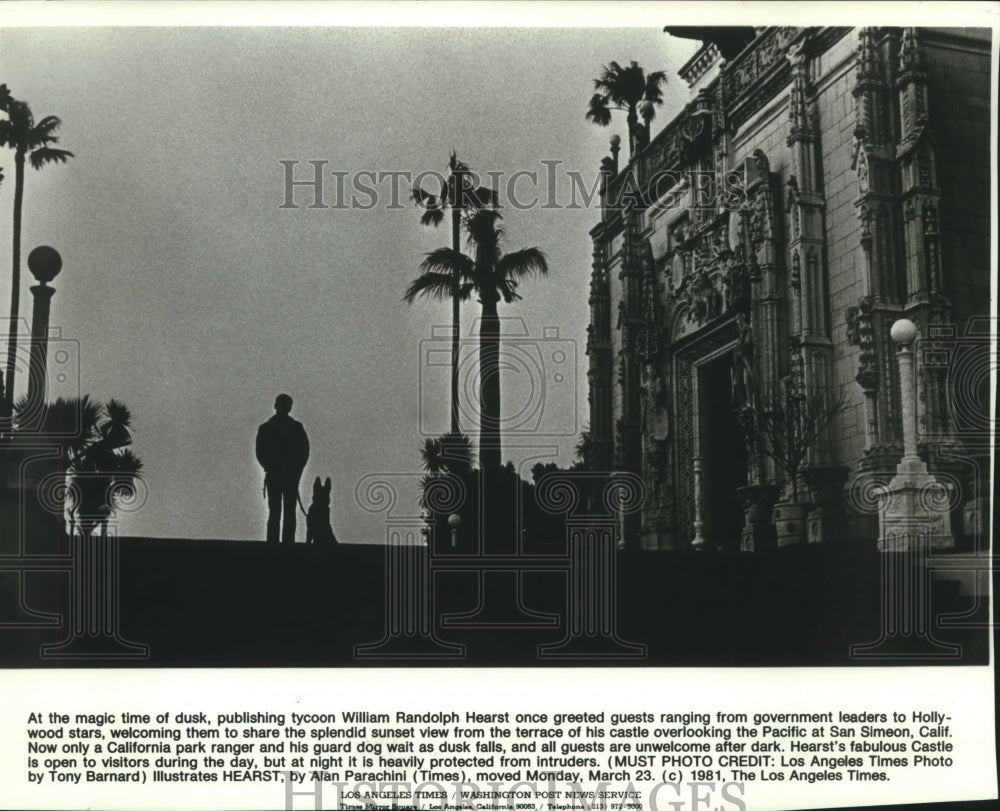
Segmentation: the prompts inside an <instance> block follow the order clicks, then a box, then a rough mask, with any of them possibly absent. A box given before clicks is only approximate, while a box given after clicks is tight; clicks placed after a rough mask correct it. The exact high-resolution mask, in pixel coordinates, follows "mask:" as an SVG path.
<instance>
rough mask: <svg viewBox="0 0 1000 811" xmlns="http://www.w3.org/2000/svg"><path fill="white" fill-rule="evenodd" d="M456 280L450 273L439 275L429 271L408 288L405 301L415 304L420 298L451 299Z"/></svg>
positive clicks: (418, 277)
mask: <svg viewBox="0 0 1000 811" xmlns="http://www.w3.org/2000/svg"><path fill="white" fill-rule="evenodd" d="M453 286H454V280H453V278H452V276H451V274H450V273H437V272H434V271H427V272H426V273H424V274H423V275H421V276H417V278H416V279H414V280H413V281H412V282H410V286H409V287H407V288H406V293H405V294H404V295H403V301H405V302H406V303H407V304H413V302H414V301H416V300H417V298H418V297H420V296H425V297H426V298H438V299H443V298H451V294H452V287H453Z"/></svg>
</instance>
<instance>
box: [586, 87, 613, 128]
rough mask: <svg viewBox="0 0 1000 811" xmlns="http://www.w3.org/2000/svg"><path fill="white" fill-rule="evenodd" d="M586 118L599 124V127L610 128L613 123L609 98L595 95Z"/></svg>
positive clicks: (598, 94)
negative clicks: (609, 125)
mask: <svg viewBox="0 0 1000 811" xmlns="http://www.w3.org/2000/svg"><path fill="white" fill-rule="evenodd" d="M585 117H586V119H587V121H590V122H592V123H594V124H597V126H599V127H606V126H608V124H610V123H611V110H610V109H609V108H608V98H607V96H602V95H601V94H600V93H595V94H594V95H593V97H592V98H591V99H590V105H589V107H588V108H587V114H586V116H585Z"/></svg>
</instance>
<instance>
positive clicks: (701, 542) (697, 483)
mask: <svg viewBox="0 0 1000 811" xmlns="http://www.w3.org/2000/svg"><path fill="white" fill-rule="evenodd" d="M691 475H692V477H693V478H694V537H693V538H692V539H691V546H692V547H693V548H694V549H704V548H705V537H704V536H703V535H702V534H701V532H702V530H703V529H704V528H705V522H704V521H702V519H701V457H700V456H696V457H695V458H694V459H692V460H691Z"/></svg>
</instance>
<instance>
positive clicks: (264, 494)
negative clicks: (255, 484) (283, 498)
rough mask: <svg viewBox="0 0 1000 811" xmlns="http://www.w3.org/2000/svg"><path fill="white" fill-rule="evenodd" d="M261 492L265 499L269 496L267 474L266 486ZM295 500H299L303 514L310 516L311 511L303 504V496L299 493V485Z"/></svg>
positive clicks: (296, 489)
mask: <svg viewBox="0 0 1000 811" xmlns="http://www.w3.org/2000/svg"><path fill="white" fill-rule="evenodd" d="M261 494H262V495H263V496H264V498H265V499H266V498H267V476H264V487H263V488H262V490H261ZM295 500H296V501H298V502H299V509H300V510H301V511H302V514H303V515H304V516H305V517H306V518H308V517H309V513H307V512H306V508H305V507H304V506H303V504H302V496H301V494H300V493H299V489H298V488H297V487H296V488H295Z"/></svg>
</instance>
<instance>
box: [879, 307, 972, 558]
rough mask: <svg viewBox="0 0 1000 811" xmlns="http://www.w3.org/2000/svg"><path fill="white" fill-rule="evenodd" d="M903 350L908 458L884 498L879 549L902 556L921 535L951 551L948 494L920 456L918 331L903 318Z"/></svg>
mask: <svg viewBox="0 0 1000 811" xmlns="http://www.w3.org/2000/svg"><path fill="white" fill-rule="evenodd" d="M890 336H891V338H892V340H893V342H894V343H895V344H896V347H897V355H896V357H897V360H898V362H899V388H900V405H901V406H902V415H903V458H902V459H901V460H900V462H899V465H898V466H897V468H896V475H895V477H893V479H892V481H890V482H889V484H888V486H887V487H886V488H885V489H884V491H883V493H882V495H881V497H880V499H879V502H880V503H879V519H880V520H879V538H878V548H879V549H880V550H881V551H883V552H896V551H902V550H906V549H908V548H910V546H911V545H912V544H913V543H914V542H915V540H914V539H915V538H916V536H917V535H926V536H927V547H928V548H929V549H949V548H952V547H954V545H955V540H954V538H953V537H952V535H951V527H950V520H949V509H948V502H949V497H948V492H947V490H946V489H945V487H944V485H942V484H941V483H940V482H938V481H937V480H936V479H935V478H934V477H933V476H932V475H931V474H930V473H928V472H927V466H926V465H925V464H924V463H923V461H921V459H920V457H919V456H917V413H916V412H917V409H916V392H915V391H914V387H913V343H914V341H915V340H916V338H917V327H916V325H915V324H914V323H913V322H912V321H908V320H907V319H905V318H903V319H900V320H899V321H896V323H894V324H893V325H892V329H891V331H890Z"/></svg>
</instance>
